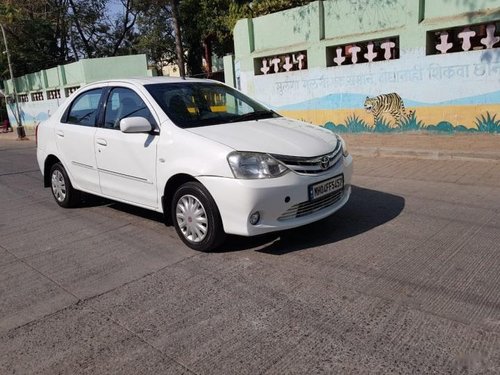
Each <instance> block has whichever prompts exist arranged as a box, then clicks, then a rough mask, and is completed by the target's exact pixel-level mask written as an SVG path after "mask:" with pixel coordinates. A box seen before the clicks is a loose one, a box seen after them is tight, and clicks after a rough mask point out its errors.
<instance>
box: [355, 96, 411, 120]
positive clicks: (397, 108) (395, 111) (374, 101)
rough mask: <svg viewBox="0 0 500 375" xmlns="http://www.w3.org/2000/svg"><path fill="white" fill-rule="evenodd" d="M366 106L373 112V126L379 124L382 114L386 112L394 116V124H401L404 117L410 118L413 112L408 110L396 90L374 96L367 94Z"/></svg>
mask: <svg viewBox="0 0 500 375" xmlns="http://www.w3.org/2000/svg"><path fill="white" fill-rule="evenodd" d="M364 106H365V109H366V110H367V111H368V112H371V113H372V114H373V126H376V125H377V123H378V122H379V121H380V115H381V114H382V113H384V112H388V113H389V114H390V115H391V116H392V117H394V120H395V124H394V126H398V125H401V120H402V118H403V117H405V118H408V117H409V116H411V114H412V113H413V112H412V111H410V112H409V113H407V112H406V109H405V105H404V103H403V99H401V97H400V96H399V95H398V94H396V93H395V92H393V93H390V94H382V95H378V96H375V97H373V98H370V97H368V96H367V97H366V100H365V104H364Z"/></svg>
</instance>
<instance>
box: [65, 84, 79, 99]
mask: <svg viewBox="0 0 500 375" xmlns="http://www.w3.org/2000/svg"><path fill="white" fill-rule="evenodd" d="M79 88H80V86H72V87H66V88H65V89H64V93H65V95H66V97H68V96H70V95H71V94H73V93H74V92H75V91H76V90H78V89H79Z"/></svg>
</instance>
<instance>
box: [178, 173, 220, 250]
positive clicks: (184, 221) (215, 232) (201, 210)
mask: <svg viewBox="0 0 500 375" xmlns="http://www.w3.org/2000/svg"><path fill="white" fill-rule="evenodd" d="M189 207H191V208H189ZM182 209H184V211H182ZM178 213H179V215H178ZM171 215H172V222H173V223H174V226H175V230H176V231H177V234H178V235H179V237H180V238H181V240H182V241H183V242H184V243H185V244H186V245H187V246H189V247H190V248H191V249H194V250H198V251H204V252H209V251H212V250H215V249H216V248H217V247H218V246H220V245H221V244H222V243H223V242H224V239H225V236H226V234H225V233H224V229H223V226H222V219H221V217H220V213H219V209H218V208H217V205H216V204H215V201H214V199H213V198H212V196H211V195H210V193H209V192H208V190H207V189H205V187H204V186H203V185H202V184H200V183H199V182H187V183H185V184H184V185H182V186H181V187H179V188H178V189H177V191H176V192H175V194H174V197H173V199H172V208H171ZM184 215H185V216H184ZM183 216H184V217H183Z"/></svg>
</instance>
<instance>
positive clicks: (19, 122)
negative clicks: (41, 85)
mask: <svg viewBox="0 0 500 375" xmlns="http://www.w3.org/2000/svg"><path fill="white" fill-rule="evenodd" d="M0 28H1V29H2V36H3V42H4V44H5V54H6V55H7V64H8V65H9V73H10V81H11V82H12V92H13V93H14V103H15V105H16V114H17V116H16V115H14V117H16V121H17V137H18V138H19V139H26V132H25V131H24V126H23V123H22V119H21V112H20V111H19V103H18V102H17V90H16V83H15V82H14V73H13V71H12V64H11V62H10V53H9V45H8V44H7V37H6V36H5V30H4V28H3V25H2V24H1V23H0Z"/></svg>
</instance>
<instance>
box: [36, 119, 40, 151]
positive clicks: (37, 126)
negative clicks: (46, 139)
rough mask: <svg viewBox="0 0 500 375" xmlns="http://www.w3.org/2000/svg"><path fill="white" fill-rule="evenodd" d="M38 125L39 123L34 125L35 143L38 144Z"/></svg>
mask: <svg viewBox="0 0 500 375" xmlns="http://www.w3.org/2000/svg"><path fill="white" fill-rule="evenodd" d="M39 126H40V124H38V125H37V126H35V145H36V146H38V127H39Z"/></svg>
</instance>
